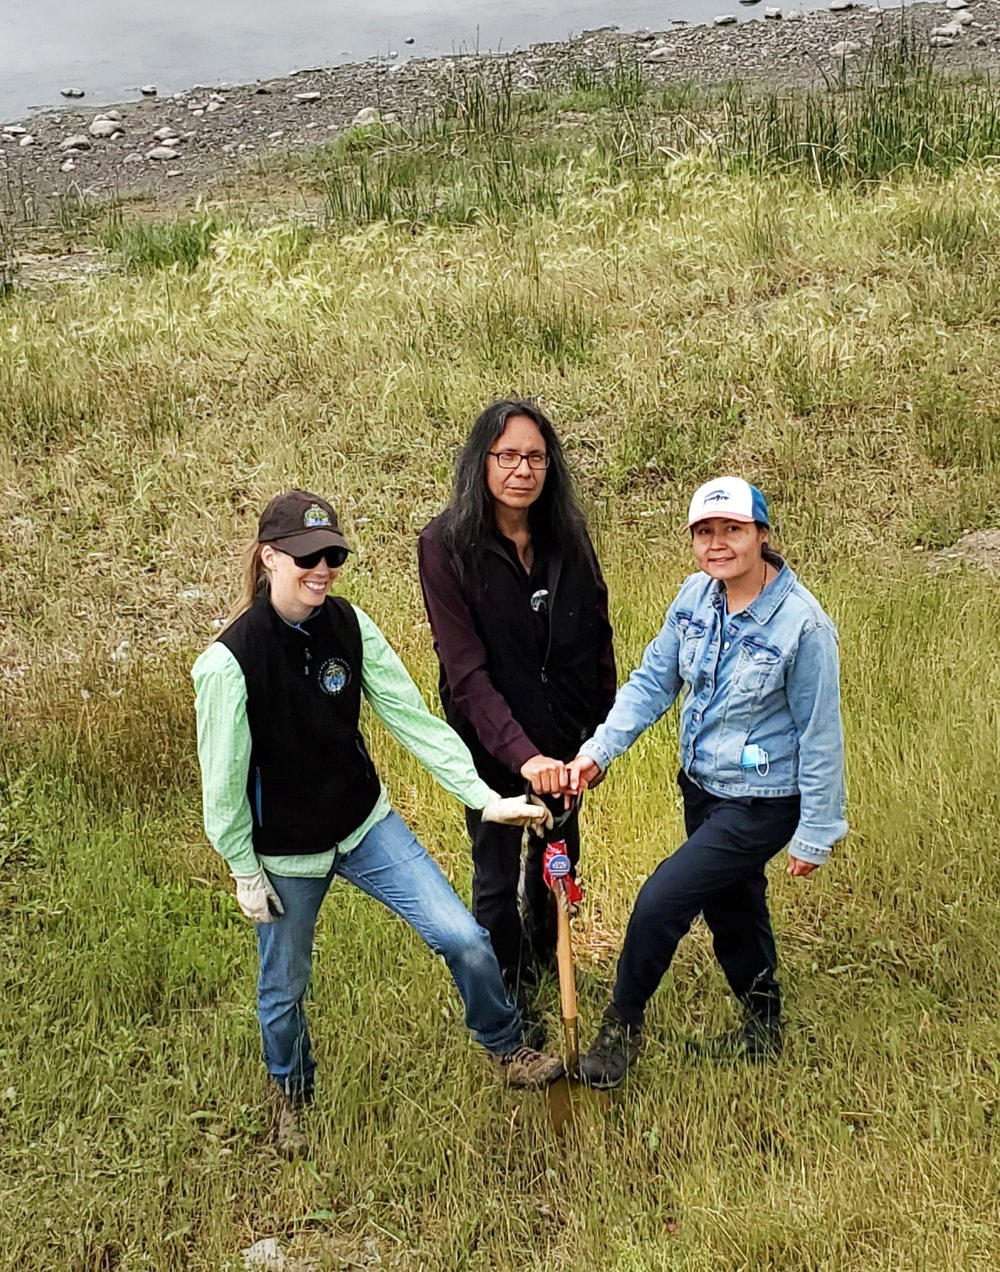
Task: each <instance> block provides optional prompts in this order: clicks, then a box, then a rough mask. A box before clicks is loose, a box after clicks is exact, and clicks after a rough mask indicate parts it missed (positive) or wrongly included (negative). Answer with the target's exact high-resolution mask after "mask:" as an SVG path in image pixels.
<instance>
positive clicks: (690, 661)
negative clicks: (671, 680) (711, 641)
mask: <svg viewBox="0 0 1000 1272" xmlns="http://www.w3.org/2000/svg"><path fill="white" fill-rule="evenodd" d="M706 631H707V628H706V626H705V624H704V623H703V622H702V621H701V619H699V618H694V617H693V616H692V615H690V614H679V615H678V616H677V635H678V639H679V641H680V647H679V649H678V652H677V669H678V671H679V672H680V673H681V679H682V680H686V681H687V682H688V684H691V683H693V681H694V678H695V676H696V675H697V674H698V667H699V664H700V662H701V649H702V645H703V643H704V640H705V633H706Z"/></svg>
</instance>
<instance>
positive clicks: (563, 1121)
mask: <svg viewBox="0 0 1000 1272" xmlns="http://www.w3.org/2000/svg"><path fill="white" fill-rule="evenodd" d="M545 1097H546V1100H547V1101H548V1105H549V1122H550V1123H551V1125H552V1129H553V1130H554V1131H555V1133H556V1134H557V1135H564V1134H565V1133H566V1131H567V1130H568V1128H569V1127H570V1125H571V1124H572V1122H573V1092H572V1091H571V1090H570V1082H569V1078H567V1077H562V1078H559V1080H558V1081H556V1082H553V1083H552V1084H551V1085H550V1086H548V1087H546V1088H545Z"/></svg>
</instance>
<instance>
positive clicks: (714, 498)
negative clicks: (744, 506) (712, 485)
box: [703, 489, 732, 503]
mask: <svg viewBox="0 0 1000 1272" xmlns="http://www.w3.org/2000/svg"><path fill="white" fill-rule="evenodd" d="M731 498H732V495H731V494H730V493H729V491H728V490H722V489H719V490H710V491H709V492H708V494H707V495H706V496H705V498H704V501H703V502H705V503H728V502H729V500H730V499H731Z"/></svg>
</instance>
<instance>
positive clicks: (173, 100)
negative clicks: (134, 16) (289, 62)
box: [0, 0, 1000, 209]
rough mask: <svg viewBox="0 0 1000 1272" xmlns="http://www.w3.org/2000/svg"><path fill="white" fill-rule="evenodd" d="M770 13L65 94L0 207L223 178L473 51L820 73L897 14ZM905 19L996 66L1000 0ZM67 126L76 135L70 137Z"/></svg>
mask: <svg viewBox="0 0 1000 1272" xmlns="http://www.w3.org/2000/svg"><path fill="white" fill-rule="evenodd" d="M834 3H835V4H842V3H845V0H834ZM946 3H947V5H948V6H949V7H946ZM767 13H768V15H769V17H770V20H767V19H764V20H761V21H757V22H742V23H738V24H737V23H735V20H734V21H732V22H730V23H724V24H721V25H711V26H677V25H675V26H674V27H672V28H671V29H670V30H667V31H663V32H650V31H644V32H624V31H619V30H618V29H617V28H615V27H603V28H601V29H599V30H597V31H585V32H583V33H582V34H581V35H580V36H578V37H577V38H576V39H574V40H570V41H566V42H562V43H557V44H538V45H534V46H532V47H530V48H526V49H524V50H520V51H515V52H513V53H504V54H502V55H491V54H485V55H483V54H470V55H465V56H458V57H455V56H452V57H442V58H427V59H413V60H411V61H406V62H392V61H387V60H385V59H375V60H371V61H368V62H362V63H355V64H352V65H346V66H338V67H333V68H329V69H324V68H316V69H312V70H306V71H300V72H298V73H296V74H294V75H291V76H287V77H284V78H280V79H271V80H266V81H260V82H258V83H255V84H240V85H234V84H225V85H212V86H208V87H206V86H199V87H197V88H193V89H191V90H190V91H189V92H185V93H180V94H177V95H175V96H172V97H163V98H160V97H149V98H145V99H143V100H141V101H138V102H129V103H124V104H122V105H121V106H119V107H117V108H114V109H109V108H102V109H98V108H94V107H91V108H88V107H87V106H85V105H83V104H77V103H73V104H72V105H71V106H67V107H66V108H65V109H61V110H56V111H50V112H45V113H41V114H38V115H34V116H32V117H31V118H30V119H26V120H23V121H22V122H21V123H20V124H19V125H17V124H14V125H5V126H4V129H3V133H2V137H3V140H2V141H0V207H2V205H3V204H6V205H7V206H8V208H13V209H17V208H21V209H24V208H26V207H34V208H36V209H42V208H44V207H45V206H46V205H49V204H52V203H53V202H55V201H56V200H57V199H58V197H59V196H60V195H61V194H65V193H67V192H73V193H77V194H79V195H84V196H87V197H94V196H97V197H102V196H112V195H120V196H146V197H149V198H150V199H153V200H155V201H158V202H161V201H169V202H174V201H182V200H183V199H184V198H186V197H188V196H190V195H193V194H195V193H201V192H205V193H208V192H210V191H211V189H212V187H213V186H214V185H216V184H217V183H219V182H220V181H223V182H226V181H230V182H231V181H232V180H233V179H234V178H235V177H237V176H238V174H239V171H240V169H241V167H243V166H245V165H246V164H247V163H248V162H250V163H254V162H258V161H259V160H261V159H262V158H267V157H269V156H270V157H273V156H275V155H277V154H278V153H280V152H281V151H282V150H295V149H298V148H299V147H307V146H310V145H315V144H318V143H320V142H321V141H322V139H323V138H324V137H330V136H331V135H333V134H334V133H336V132H337V131H339V130H341V129H343V128H345V127H347V126H349V125H350V124H351V123H352V122H353V121H354V120H355V118H356V116H357V115H358V112H359V111H371V110H373V109H374V110H378V111H381V112H383V113H388V112H391V113H394V114H397V115H398V116H399V117H401V118H405V117H407V116H408V115H411V114H413V113H414V112H417V111H420V110H421V109H426V108H427V107H428V106H431V105H433V104H435V103H436V102H439V101H441V100H442V99H443V98H444V97H445V96H446V95H447V94H448V93H449V92H450V91H453V85H454V82H455V78H456V76H459V75H461V74H462V72H463V71H467V70H471V69H473V68H474V67H475V66H476V65H477V64H480V65H482V66H483V67H484V68H486V71H487V73H488V74H493V73H498V71H499V69H500V68H501V67H504V68H509V73H510V74H511V77H512V81H513V84H514V85H515V87H516V88H519V89H524V90H529V89H532V88H537V87H541V86H544V85H548V84H558V83H560V82H562V81H565V80H566V78H567V77H568V76H569V75H570V74H571V73H572V72H573V70H574V69H576V68H578V67H586V68H589V69H590V70H592V71H596V72H601V71H606V70H610V69H613V68H614V67H615V66H616V65H618V64H619V62H620V61H625V62H626V63H629V62H636V63H638V64H639V65H640V66H641V67H642V70H643V74H644V75H645V76H646V78H648V79H649V80H650V81H651V82H654V83H657V82H658V83H668V82H679V81H688V82H696V83H700V84H705V85H708V84H713V83H719V82H721V81H724V80H732V79H741V80H746V81H751V82H754V83H768V84H772V85H783V86H788V87H807V86H810V85H817V84H823V83H825V82H829V81H831V80H836V79H837V78H838V76H840V75H842V74H844V73H845V72H846V73H847V74H848V75H850V74H851V73H852V71H856V70H857V69H858V68H859V67H861V66H862V65H863V64H864V61H865V58H866V55H867V53H868V51H869V49H870V48H871V46H872V43H873V41H875V40H876V39H879V38H882V39H884V38H891V37H892V34H893V32H894V31H895V30H896V29H897V28H898V24H899V22H900V20H901V18H900V12H899V11H898V10H886V11H880V10H877V9H869V8H867V7H857V8H850V9H847V10H845V11H840V12H818V13H797V12H796V11H795V10H790V9H787V8H786V9H783V10H778V9H768V10H767ZM778 13H780V14H781V15H782V16H781V17H780V19H778V18H776V17H775V16H774V15H776V14H778ZM721 16H722V13H721V11H720V17H721ZM905 20H906V21H907V23H908V24H911V29H913V30H914V31H915V32H916V33H917V36H918V38H919V39H920V40H921V41H924V40H926V41H927V43H928V44H929V45H930V46H933V47H934V49H935V54H936V55H937V56H938V58H939V59H940V62H941V65H942V66H943V67H944V68H947V69H953V70H955V71H979V72H991V73H996V72H997V70H998V69H1000V0H968V3H967V2H966V0H946V2H945V0H943V2H942V3H939V4H921V5H917V6H915V7H911V8H909V9H907V11H906V18H905ZM942 27H944V28H945V32H944V33H941V31H940V28H942ZM935 33H936V34H935ZM102 120H104V121H106V122H104V123H103V124H102V122H101V121H102ZM100 134H104V135H100ZM28 138H30V140H27V139H28ZM74 138H75V139H76V141H77V144H76V145H70V144H68V143H70V142H71V140H72V139H74Z"/></svg>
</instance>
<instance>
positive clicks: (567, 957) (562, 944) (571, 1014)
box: [555, 885, 580, 1065]
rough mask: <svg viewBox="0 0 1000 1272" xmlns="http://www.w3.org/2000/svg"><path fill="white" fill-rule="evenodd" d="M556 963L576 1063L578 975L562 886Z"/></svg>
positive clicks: (569, 1059)
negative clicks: (574, 962)
mask: <svg viewBox="0 0 1000 1272" xmlns="http://www.w3.org/2000/svg"><path fill="white" fill-rule="evenodd" d="M555 892H556V963H557V965H558V967H559V1003H560V1007H561V1010H562V1022H563V1032H564V1033H565V1035H566V1050H567V1055H566V1060H567V1062H568V1063H569V1064H570V1065H573V1064H575V1063H576V1060H577V1057H578V1055H579V1050H580V1047H579V1042H578V1039H577V1023H576V976H575V974H574V972H573V942H572V938H571V937H570V932H569V906H568V905H567V904H566V894H565V892H564V891H563V889H562V886H561V885H560V886H559V887H557V888H556V890H555Z"/></svg>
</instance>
